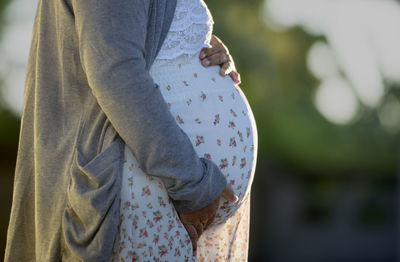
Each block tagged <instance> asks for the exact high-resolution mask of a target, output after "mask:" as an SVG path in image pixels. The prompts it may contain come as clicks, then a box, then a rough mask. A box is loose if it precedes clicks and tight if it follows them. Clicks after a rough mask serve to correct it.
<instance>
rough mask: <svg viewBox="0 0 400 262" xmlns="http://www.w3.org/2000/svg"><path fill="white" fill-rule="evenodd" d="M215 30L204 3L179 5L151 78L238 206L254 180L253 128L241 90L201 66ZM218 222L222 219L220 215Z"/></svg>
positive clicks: (180, 0)
mask: <svg viewBox="0 0 400 262" xmlns="http://www.w3.org/2000/svg"><path fill="white" fill-rule="evenodd" d="M213 24H214V21H213V18H212V15H211V13H210V11H209V10H208V8H207V6H206V4H205V3H204V1H203V0H195V1H192V0H190V1H189V0H178V1H177V7H176V11H175V15H174V19H173V21H172V24H171V28H170V31H169V32H168V34H167V37H166V40H165V41H164V43H163V46H162V47H161V50H160V52H159V54H158V55H157V58H156V59H155V61H154V63H153V65H152V67H151V68H150V74H151V76H152V77H153V79H154V81H155V82H156V83H158V84H159V86H160V90H161V93H162V95H163V97H164V99H165V101H166V103H167V104H168V107H169V109H170V112H171V113H172V115H173V116H174V118H175V119H176V121H177V123H178V124H179V126H180V127H181V128H182V130H183V131H185V133H186V134H187V135H188V137H189V138H190V139H191V141H192V143H193V146H194V147H195V149H196V151H197V153H198V155H199V156H200V157H205V158H208V159H211V160H213V161H214V163H216V164H217V165H218V166H219V167H220V169H221V171H222V172H223V173H224V175H225V177H226V178H227V179H228V182H230V183H231V184H232V185H233V188H234V190H235V191H236V192H235V193H237V194H238V195H239V198H240V200H241V201H242V200H243V198H244V197H246V196H247V195H248V194H247V193H248V192H249V190H250V186H251V183H252V179H253V175H254V169H255V164H256V157H257V143H258V137H257V128H256V123H255V119H254V116H253V113H252V111H251V108H250V105H249V103H248V101H247V99H246V97H245V95H244V93H243V92H242V90H241V89H240V87H239V86H237V85H235V84H234V82H233V80H232V79H231V78H230V77H229V76H228V75H227V76H221V75H220V74H219V70H220V67H219V66H208V67H204V66H203V65H202V64H201V61H200V59H199V53H200V50H201V49H202V48H203V47H211V46H210V40H211V35H212V30H213ZM225 211H227V213H232V212H233V210H230V208H226V209H225ZM219 216H220V217H221V219H222V220H223V219H224V214H223V213H221V212H220V213H219ZM216 221H217V222H218V219H217V220H216Z"/></svg>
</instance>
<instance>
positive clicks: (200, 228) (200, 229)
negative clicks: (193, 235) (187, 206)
mask: <svg viewBox="0 0 400 262" xmlns="http://www.w3.org/2000/svg"><path fill="white" fill-rule="evenodd" d="M194 227H195V228H196V232H197V238H200V236H201V234H203V232H204V226H203V224H202V223H200V221H199V222H198V223H196V224H195V225H194Z"/></svg>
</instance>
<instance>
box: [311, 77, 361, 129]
mask: <svg viewBox="0 0 400 262" xmlns="http://www.w3.org/2000/svg"><path fill="white" fill-rule="evenodd" d="M314 104H315V106H316V107H317V108H318V109H319V111H320V112H321V113H322V114H323V115H324V116H325V118H327V119H328V120H329V121H331V122H334V123H336V124H346V123H348V122H350V121H351V120H352V119H353V118H354V117H355V115H356V114H357V110H358V102H357V98H356V97H355V96H354V94H353V91H352V89H351V87H350V86H349V85H348V83H347V81H345V80H344V79H341V78H332V79H329V80H325V81H324V82H323V83H322V84H321V85H320V86H319V88H318V89H317V91H316V93H315V97H314Z"/></svg>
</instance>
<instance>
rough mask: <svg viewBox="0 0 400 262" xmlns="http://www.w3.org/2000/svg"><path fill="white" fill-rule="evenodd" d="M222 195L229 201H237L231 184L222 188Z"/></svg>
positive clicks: (237, 198)
mask: <svg viewBox="0 0 400 262" xmlns="http://www.w3.org/2000/svg"><path fill="white" fill-rule="evenodd" d="M222 196H223V197H224V198H225V199H226V200H228V201H229V202H232V203H236V202H237V201H239V197H238V196H237V195H235V193H234V192H233V189H232V186H231V184H227V185H226V187H225V188H224V191H222Z"/></svg>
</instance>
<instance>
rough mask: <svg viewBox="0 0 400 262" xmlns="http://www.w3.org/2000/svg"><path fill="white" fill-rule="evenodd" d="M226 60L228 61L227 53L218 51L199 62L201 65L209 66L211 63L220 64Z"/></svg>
mask: <svg viewBox="0 0 400 262" xmlns="http://www.w3.org/2000/svg"><path fill="white" fill-rule="evenodd" d="M228 61H230V58H229V55H227V54H225V53H223V52H218V53H215V54H212V55H210V56H208V57H207V58H205V59H203V61H202V62H201V63H202V65H203V66H211V65H221V64H224V63H226V62H228Z"/></svg>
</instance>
